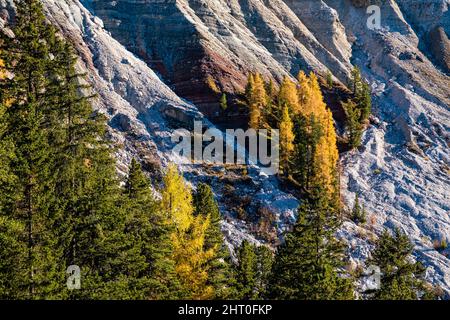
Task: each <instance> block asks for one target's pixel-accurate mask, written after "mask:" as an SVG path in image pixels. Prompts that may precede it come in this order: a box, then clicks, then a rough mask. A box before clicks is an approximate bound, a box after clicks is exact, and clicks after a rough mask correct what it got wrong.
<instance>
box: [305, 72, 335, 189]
mask: <svg viewBox="0 0 450 320" xmlns="http://www.w3.org/2000/svg"><path fill="white" fill-rule="evenodd" d="M299 81H300V85H299V90H298V94H299V97H300V99H301V100H302V102H301V114H302V115H303V116H304V118H305V119H306V120H307V126H311V123H309V124H308V122H309V121H311V119H312V118H314V119H315V121H318V123H319V124H320V127H321V131H322V135H321V137H320V139H319V141H318V143H317V145H316V147H315V150H316V151H315V154H314V164H315V169H314V170H313V176H312V177H310V180H311V182H312V184H313V185H317V184H320V185H322V186H324V187H325V189H326V190H328V191H329V192H330V194H335V193H337V192H338V190H337V188H338V179H337V169H338V168H337V165H338V160H339V154H338V150H337V145H336V132H335V128H334V122H333V116H332V113H331V111H330V110H329V109H328V108H327V105H326V104H325V102H324V99H323V95H322V91H321V89H320V85H319V81H318V78H317V76H316V75H315V74H314V73H313V72H311V73H310V75H309V78H308V77H307V76H306V75H305V74H304V73H303V72H300V74H299ZM311 130H312V129H311Z"/></svg>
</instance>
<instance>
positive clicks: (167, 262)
mask: <svg viewBox="0 0 450 320" xmlns="http://www.w3.org/2000/svg"><path fill="white" fill-rule="evenodd" d="M124 194H125V197H126V199H127V201H126V213H127V221H126V226H125V228H126V230H125V231H126V234H127V235H128V240H129V241H131V242H132V243H133V245H134V246H135V247H138V248H139V250H140V255H141V256H143V257H144V258H145V262H144V263H141V264H138V265H137V266H138V267H139V268H138V269H137V270H136V271H137V274H136V276H135V278H136V280H135V283H134V285H135V286H136V287H135V290H136V291H138V293H139V295H140V297H141V298H143V299H173V298H177V297H178V296H177V292H178V290H179V289H180V287H179V283H178V280H177V279H176V273H175V261H174V260H173V257H172V255H173V245H172V242H171V237H170V235H171V233H172V232H173V226H172V225H171V224H170V222H169V221H167V218H166V217H165V216H164V214H163V212H161V210H160V209H159V204H158V203H157V201H156V199H155V198H154V195H153V191H152V189H151V185H150V181H149V179H148V178H147V177H146V176H145V174H144V172H143V171H142V168H141V165H140V164H139V163H138V162H137V161H136V160H135V159H133V160H132V161H131V165H130V170H129V173H128V178H127V180H126V183H125V188H124Z"/></svg>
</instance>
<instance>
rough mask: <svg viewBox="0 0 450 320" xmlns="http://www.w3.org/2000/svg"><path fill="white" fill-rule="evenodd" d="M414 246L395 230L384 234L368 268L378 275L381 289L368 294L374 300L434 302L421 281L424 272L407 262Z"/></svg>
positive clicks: (372, 254) (377, 244)
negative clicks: (371, 267)
mask: <svg viewBox="0 0 450 320" xmlns="http://www.w3.org/2000/svg"><path fill="white" fill-rule="evenodd" d="M413 250H414V245H413V244H412V243H411V240H409V238H408V236H407V235H406V234H404V233H403V232H401V231H400V229H395V230H394V232H393V234H392V235H391V233H389V231H387V230H385V231H384V232H383V234H382V235H381V236H380V238H379V239H378V241H377V243H376V245H375V248H374V249H373V251H372V253H371V259H369V261H368V264H369V265H375V266H378V267H379V268H380V271H381V288H380V289H379V290H377V291H375V292H374V293H372V294H371V298H372V299H375V300H417V299H421V298H422V299H430V298H435V297H434V294H433V293H432V292H431V290H430V288H431V286H430V285H428V284H427V283H426V282H425V280H424V275H425V270H426V268H425V267H424V266H423V264H422V263H421V262H412V260H411V259H410V258H411V256H412V253H413Z"/></svg>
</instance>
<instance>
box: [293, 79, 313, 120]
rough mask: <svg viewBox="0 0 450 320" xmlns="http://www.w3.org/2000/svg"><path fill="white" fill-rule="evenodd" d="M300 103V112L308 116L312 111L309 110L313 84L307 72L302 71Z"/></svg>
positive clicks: (299, 92) (299, 83)
mask: <svg viewBox="0 0 450 320" xmlns="http://www.w3.org/2000/svg"><path fill="white" fill-rule="evenodd" d="M297 79H298V101H299V104H300V110H301V111H302V113H304V114H306V113H309V112H311V111H312V110H308V107H309V106H310V100H311V84H310V81H309V78H308V76H307V75H306V74H305V72H303V71H300V72H299V74H298V77H297Z"/></svg>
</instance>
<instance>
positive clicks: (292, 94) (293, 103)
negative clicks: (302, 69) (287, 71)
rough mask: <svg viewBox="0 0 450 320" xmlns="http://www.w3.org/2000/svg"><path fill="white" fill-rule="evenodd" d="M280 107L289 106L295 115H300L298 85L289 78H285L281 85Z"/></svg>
mask: <svg viewBox="0 0 450 320" xmlns="http://www.w3.org/2000/svg"><path fill="white" fill-rule="evenodd" d="M278 100H279V103H280V105H284V104H287V105H288V107H289V109H290V111H291V112H292V113H293V114H298V113H299V111H300V106H299V101H298V93H297V85H296V83H295V82H294V81H292V80H291V79H290V78H289V77H287V76H285V77H284V79H283V82H282V83H281V87H280V93H279V97H278Z"/></svg>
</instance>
